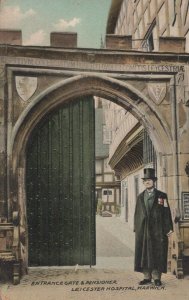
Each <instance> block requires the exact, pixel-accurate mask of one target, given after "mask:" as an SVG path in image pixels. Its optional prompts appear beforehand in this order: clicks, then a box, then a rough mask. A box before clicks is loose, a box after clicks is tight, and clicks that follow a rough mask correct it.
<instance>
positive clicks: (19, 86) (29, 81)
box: [15, 76, 37, 101]
mask: <svg viewBox="0 0 189 300" xmlns="http://www.w3.org/2000/svg"><path fill="white" fill-rule="evenodd" d="M15 81H16V90H17V93H18V95H19V96H20V97H21V98H22V100H24V101H27V100H29V99H30V98H31V96H32V95H33V94H34V93H35V91H36V89H37V77H27V76H16V78H15Z"/></svg>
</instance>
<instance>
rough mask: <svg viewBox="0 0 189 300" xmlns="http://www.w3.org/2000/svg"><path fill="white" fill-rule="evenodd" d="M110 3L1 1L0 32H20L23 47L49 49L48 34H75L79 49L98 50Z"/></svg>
mask: <svg viewBox="0 0 189 300" xmlns="http://www.w3.org/2000/svg"><path fill="white" fill-rule="evenodd" d="M110 5H111V0H32V1H31V0H0V29H21V30H22V39H23V45H39V46H49V43H50V32H52V31H66V32H70V31H71V32H77V33H78V47H83V48H100V46H101V36H102V38H103V39H104V36H105V31H106V23H107V18H108V12H109V9H110Z"/></svg>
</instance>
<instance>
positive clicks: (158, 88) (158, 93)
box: [148, 82, 167, 105]
mask: <svg viewBox="0 0 189 300" xmlns="http://www.w3.org/2000/svg"><path fill="white" fill-rule="evenodd" d="M166 92H167V88H166V83H163V82H158V83H156V82H151V83H149V84H148V93H149V96H150V98H151V99H152V100H153V101H154V102H155V103H156V104H158V105H159V104H160V103H161V102H162V101H163V99H164V98H165V96H166Z"/></svg>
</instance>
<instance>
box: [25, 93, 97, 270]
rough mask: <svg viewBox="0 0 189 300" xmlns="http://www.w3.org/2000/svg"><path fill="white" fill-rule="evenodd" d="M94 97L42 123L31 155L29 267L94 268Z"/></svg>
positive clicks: (33, 138)
mask: <svg viewBox="0 0 189 300" xmlns="http://www.w3.org/2000/svg"><path fill="white" fill-rule="evenodd" d="M94 119H95V118H94V101H93V98H92V97H85V98H82V99H77V100H76V101H73V102H71V103H69V104H66V105H64V106H62V107H60V108H59V109H57V110H56V111H53V113H51V114H49V115H48V116H46V117H45V119H43V120H42V121H41V123H40V124H39V125H38V126H37V128H36V129H35V130H34V131H33V134H32V136H31V138H30V141H29V143H28V147H27V153H26V195H27V224H28V251H29V266H56V265H60V266H61V265H62V266H68V265H75V264H80V265H94V264H95V259H96V253H95V248H96V247H95V215H96V207H95V120H94Z"/></svg>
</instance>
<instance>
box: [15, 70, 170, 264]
mask: <svg viewBox="0 0 189 300" xmlns="http://www.w3.org/2000/svg"><path fill="white" fill-rule="evenodd" d="M82 95H83V96H86V95H96V96H100V97H102V98H105V99H107V100H111V101H113V102H115V103H117V104H119V105H121V106H122V107H123V108H125V109H127V110H129V111H130V112H131V113H132V114H133V115H134V116H135V117H136V118H137V119H138V120H139V121H140V122H141V123H142V124H143V125H144V127H145V128H147V131H148V133H149V135H150V137H151V139H152V141H153V143H154V146H155V149H156V151H157V153H158V154H159V155H160V154H161V155H162V156H163V157H164V161H163V162H162V165H161V169H162V174H163V168H164V165H165V164H166V157H167V156H170V155H172V154H173V147H172V141H171V133H170V131H169V129H168V125H167V123H166V120H165V119H164V118H163V116H162V115H161V112H160V111H158V110H157V107H156V106H155V104H154V103H153V102H152V101H151V100H150V99H149V98H147V97H146V96H145V95H144V94H143V93H141V92H140V91H139V90H137V89H136V88H135V87H133V86H132V85H131V84H129V83H127V82H123V81H120V80H117V79H112V78H109V77H106V76H100V75H89V74H85V75H78V76H75V77H72V78H69V79H65V80H62V81H60V82H59V83H56V84H54V85H52V86H51V87H50V88H48V89H46V90H45V91H43V92H42V93H41V94H40V95H39V96H38V97H36V98H35V99H34V100H33V101H32V102H31V103H30V104H29V105H28V106H27V108H26V109H25V110H24V111H23V113H22V114H21V115H20V117H19V118H18V120H17V122H16V124H15V126H14V129H13V134H12V139H11V147H10V153H9V154H10V156H9V169H10V170H12V173H11V176H10V178H11V181H12V183H13V187H14V190H13V191H12V194H10V200H9V201H10V203H9V216H10V212H11V211H10V208H11V207H12V206H13V205H12V203H14V206H15V207H16V208H17V209H18V207H19V206H20V207H21V211H23V212H24V211H25V198H26V196H25V149H26V145H27V143H28V141H29V139H30V135H31V133H32V131H33V129H34V128H35V127H36V126H37V124H38V123H39V122H40V120H41V119H42V118H43V117H44V116H45V115H46V114H48V113H49V112H51V111H53V110H54V109H55V108H57V107H59V106H61V105H62V104H64V103H68V102H69V101H72V100H73V99H75V98H77V97H78V96H82ZM162 180H164V178H163V176H162ZM20 186H22V189H20V188H19V187H20ZM17 209H16V210H17ZM23 217H24V214H22V216H21V218H23ZM24 222H26V221H24V220H23V222H22V223H23V226H24ZM26 253H27V251H26ZM26 265H27V258H26Z"/></svg>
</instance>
